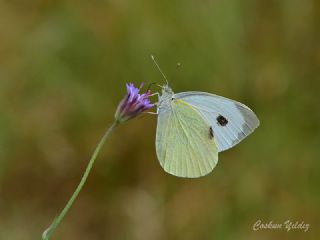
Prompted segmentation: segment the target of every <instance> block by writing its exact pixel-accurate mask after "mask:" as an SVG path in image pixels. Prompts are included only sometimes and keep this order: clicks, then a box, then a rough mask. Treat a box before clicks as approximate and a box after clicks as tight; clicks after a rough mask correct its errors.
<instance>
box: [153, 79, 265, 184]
mask: <svg viewBox="0 0 320 240" xmlns="http://www.w3.org/2000/svg"><path fill="white" fill-rule="evenodd" d="M157 114H158V124H157V134H156V151H157V156H158V159H159V162H160V165H161V166H162V167H163V168H164V170H165V171H166V172H168V173H170V174H172V175H175V176H178V177H188V178H196V177H201V176H204V175H206V174H208V173H210V172H211V171H212V170H213V168H214V167H215V166H216V164H217V162H218V152H221V151H224V150H226V149H228V148H231V147H233V146H234V145H236V144H237V143H239V142H240V141H241V140H242V139H243V138H245V137H246V136H247V135H249V134H250V133H251V132H253V130H254V129H255V128H256V127H257V126H258V125H259V120H258V118H257V117H256V115H255V114H254V113H253V112H252V111H251V109H250V108H248V107H247V106H245V105H243V104H241V103H239V102H236V101H234V100H230V99H227V98H224V97H221V96H218V95H214V94H210V93H205V92H182V93H178V94H175V93H174V92H173V91H172V89H171V88H170V87H169V86H168V85H164V86H163V87H162V94H161V95H160V96H159V101H158V104H157Z"/></svg>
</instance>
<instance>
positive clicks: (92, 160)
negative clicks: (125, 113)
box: [42, 121, 119, 240]
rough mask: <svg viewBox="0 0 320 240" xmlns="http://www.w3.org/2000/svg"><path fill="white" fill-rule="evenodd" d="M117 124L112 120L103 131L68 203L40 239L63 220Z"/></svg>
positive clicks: (49, 234)
mask: <svg viewBox="0 0 320 240" xmlns="http://www.w3.org/2000/svg"><path fill="white" fill-rule="evenodd" d="M118 124H119V122H118V121H114V122H113V123H112V125H111V126H110V127H109V128H108V130H107V131H106V132H105V134H104V135H103V137H102V138H101V140H100V142H99V143H98V145H97V147H96V149H95V150H94V152H93V154H92V156H91V158H90V161H89V163H88V165H87V168H86V170H85V172H84V174H83V176H82V178H81V181H80V183H79V185H78V186H77V188H76V190H75V191H74V193H73V194H72V196H71V198H70V199H69V201H68V203H67V204H66V206H65V207H64V208H63V210H62V211H61V213H60V214H59V215H58V217H56V218H55V219H54V220H53V223H52V224H51V225H50V227H49V228H48V229H47V230H45V231H44V232H43V234H42V239H43V240H48V239H49V238H50V236H51V234H52V233H53V232H54V230H55V229H56V228H57V227H58V226H59V224H60V223H61V221H62V220H63V218H64V216H65V215H66V214H67V212H68V211H69V209H70V207H71V206H72V204H73V202H74V201H75V200H76V198H77V196H78V195H79V193H80V191H81V189H82V187H83V185H84V184H85V182H86V181H87V178H88V176H89V173H90V171H91V168H92V166H93V164H94V162H95V160H96V158H97V156H98V154H99V152H100V150H101V148H102V146H103V145H104V143H105V142H106V140H107V138H108V137H109V135H110V133H111V132H112V130H113V129H114V128H115V127H116V126H117V125H118Z"/></svg>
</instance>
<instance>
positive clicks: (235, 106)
mask: <svg viewBox="0 0 320 240" xmlns="http://www.w3.org/2000/svg"><path fill="white" fill-rule="evenodd" d="M174 97H175V98H176V99H180V100H183V101H185V102H186V103H188V104H190V105H191V106H192V107H193V108H194V109H196V111H197V112H198V113H199V114H200V115H201V116H202V118H203V119H204V120H205V121H206V122H207V123H208V124H209V125H210V126H212V134H213V139H214V141H215V142H216V144H217V149H218V151H219V152H221V151H224V150H226V149H228V148H231V147H233V146H234V145H236V144H238V143H239V142H240V141H241V140H242V139H244V138H245V137H246V136H248V135H249V134H250V133H252V132H253V131H254V129H255V128H257V127H258V126H259V120H258V118H257V117H256V115H255V114H254V112H253V111H252V110H251V109H250V108H248V107H247V106H245V105H244V104H242V103H239V102H236V101H234V100H231V99H228V98H224V97H221V96H218V95H214V94H210V93H204V92H182V93H178V94H175V95H174Z"/></svg>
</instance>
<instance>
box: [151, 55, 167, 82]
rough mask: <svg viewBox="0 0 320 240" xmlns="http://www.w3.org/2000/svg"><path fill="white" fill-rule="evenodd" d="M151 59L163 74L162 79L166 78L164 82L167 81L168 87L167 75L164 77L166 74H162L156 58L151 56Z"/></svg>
mask: <svg viewBox="0 0 320 240" xmlns="http://www.w3.org/2000/svg"><path fill="white" fill-rule="evenodd" d="M151 59H152V61H153V62H154V64H155V65H156V67H157V68H158V70H159V72H160V73H161V75H162V77H163V78H164V80H166V83H167V85H169V82H168V79H167V78H166V75H164V73H163V72H162V70H161V68H160V67H159V65H158V63H157V61H156V60H155V58H154V56H153V55H151Z"/></svg>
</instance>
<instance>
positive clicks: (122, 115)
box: [114, 83, 154, 122]
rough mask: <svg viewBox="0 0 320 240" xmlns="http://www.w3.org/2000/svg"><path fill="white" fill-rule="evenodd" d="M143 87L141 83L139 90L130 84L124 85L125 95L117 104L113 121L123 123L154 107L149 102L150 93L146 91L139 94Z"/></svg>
mask: <svg viewBox="0 0 320 240" xmlns="http://www.w3.org/2000/svg"><path fill="white" fill-rule="evenodd" d="M142 86H143V83H141V85H140V88H139V89H138V88H135V87H134V85H133V84H132V83H129V84H126V87H127V95H126V96H125V97H124V98H123V99H122V101H121V102H120V103H119V105H118V108H117V111H116V113H115V116H114V117H115V119H116V120H117V121H118V122H125V121H127V120H129V119H131V118H135V117H136V116H138V115H139V114H140V113H142V112H143V111H146V110H148V109H150V108H152V107H153V106H154V104H152V103H151V102H150V100H149V97H150V96H151V91H150V90H148V91H147V92H145V93H143V94H139V90H140V89H141V87H142Z"/></svg>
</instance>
